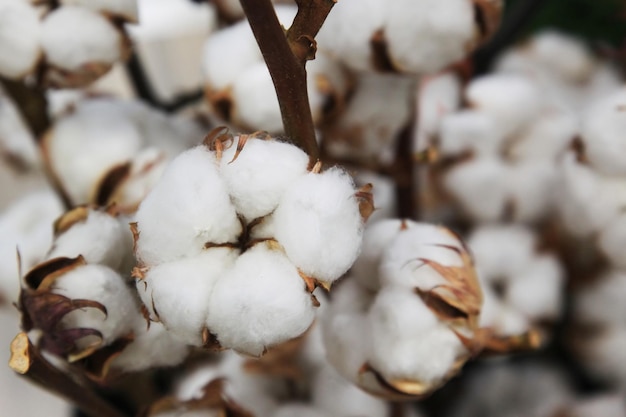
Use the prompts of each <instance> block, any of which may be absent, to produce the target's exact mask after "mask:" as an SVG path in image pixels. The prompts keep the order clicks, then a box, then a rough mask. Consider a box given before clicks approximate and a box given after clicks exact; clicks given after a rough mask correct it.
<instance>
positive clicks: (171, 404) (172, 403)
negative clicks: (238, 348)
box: [142, 378, 254, 417]
mask: <svg viewBox="0 0 626 417" xmlns="http://www.w3.org/2000/svg"><path fill="white" fill-rule="evenodd" d="M225 384H226V380H225V379H223V378H218V379H214V380H212V381H211V382H209V383H208V384H207V385H205V386H204V388H203V389H202V397H200V398H197V399H191V400H187V401H182V400H180V399H178V398H176V397H174V396H168V397H164V398H162V399H160V400H158V401H157V402H155V403H154V404H152V405H151V406H150V407H149V408H148V410H146V412H145V413H143V414H142V417H153V416H158V415H159V414H161V413H166V412H177V411H178V412H185V411H198V410H217V411H218V415H220V416H224V417H226V416H228V417H253V416H254V414H252V413H251V412H249V411H248V410H245V409H244V408H243V407H241V406H240V405H238V404H237V403H236V402H234V401H233V400H231V399H230V398H229V397H228V396H226V394H225V393H224V392H225Z"/></svg>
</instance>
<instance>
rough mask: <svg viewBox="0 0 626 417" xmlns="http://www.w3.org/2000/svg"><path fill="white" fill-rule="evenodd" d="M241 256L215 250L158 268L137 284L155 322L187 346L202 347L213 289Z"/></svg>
mask: <svg viewBox="0 0 626 417" xmlns="http://www.w3.org/2000/svg"><path fill="white" fill-rule="evenodd" d="M238 254H239V253H238V251H236V250H234V249H229V248H212V249H208V250H206V251H204V252H202V253H200V254H199V255H196V256H194V257H191V258H187V259H182V260H179V261H173V262H168V263H164V264H160V265H157V266H155V267H152V268H150V270H149V271H148V272H147V273H146V275H145V277H144V278H143V279H142V280H138V281H137V292H138V293H139V296H140V297H141V299H142V301H143V303H144V305H145V306H146V307H147V308H148V311H149V312H150V313H151V316H152V318H153V319H157V320H160V321H161V322H162V323H163V325H164V326H165V327H166V328H167V330H168V331H170V332H172V333H173V334H175V335H176V336H177V337H178V338H179V339H180V340H182V341H184V342H185V343H187V344H190V345H195V346H201V345H202V329H203V327H204V326H205V322H206V318H207V316H208V311H209V298H210V296H211V292H212V291H213V287H214V286H215V283H216V282H217V281H218V280H219V279H220V278H221V277H222V276H224V275H225V274H226V272H227V271H228V270H229V269H230V268H231V267H232V265H233V264H234V263H235V259H236V258H237V255H238Z"/></svg>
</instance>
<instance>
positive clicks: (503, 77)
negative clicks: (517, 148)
mask: <svg viewBox="0 0 626 417" xmlns="http://www.w3.org/2000/svg"><path fill="white" fill-rule="evenodd" d="M503 91H506V94H502V92H503ZM465 96H466V98H467V100H468V101H469V103H470V105H471V106H472V107H473V108H475V109H479V110H481V111H484V112H486V113H488V114H490V115H492V116H493V120H494V122H495V123H496V130H497V131H498V132H499V133H500V134H501V135H503V136H508V135H510V134H513V133H516V132H517V131H519V129H521V128H522V127H524V126H525V125H526V123H528V122H529V121H531V120H533V119H534V118H535V116H537V115H538V114H539V112H540V111H541V106H542V96H541V92H540V90H539V88H538V87H537V86H536V85H535V83H534V82H533V81H532V79H530V78H528V77H523V76H520V75H516V74H493V75H488V76H483V77H480V78H476V79H474V80H473V81H472V82H471V83H470V84H469V85H468V86H467V89H466V90H465Z"/></svg>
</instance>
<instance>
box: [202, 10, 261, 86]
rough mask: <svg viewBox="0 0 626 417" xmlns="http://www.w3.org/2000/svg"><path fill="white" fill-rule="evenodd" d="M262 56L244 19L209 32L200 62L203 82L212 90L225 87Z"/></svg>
mask: <svg viewBox="0 0 626 417" xmlns="http://www.w3.org/2000/svg"><path fill="white" fill-rule="evenodd" d="M233 51H236V52H237V53H233ZM225 57H228V59H225ZM262 59H263V56H262V55H261V51H260V50H259V47H258V46H257V44H256V41H255V40H254V35H253V34H252V30H251V29H250V25H249V24H248V22H240V23H237V24H235V25H233V26H229V27H227V28H225V29H222V30H220V31H218V32H216V33H214V34H212V35H211V36H210V37H209V38H208V40H207V42H206V44H205V46H204V53H203V61H202V62H203V68H204V75H205V78H206V82H207V84H208V86H209V88H210V89H211V90H213V91H220V90H222V89H225V88H228V87H229V86H230V85H231V84H232V83H233V82H234V81H235V80H236V79H237V78H239V76H240V75H241V74H242V73H243V72H244V71H246V70H247V69H248V68H250V66H252V65H255V64H258V63H259V62H261V61H262Z"/></svg>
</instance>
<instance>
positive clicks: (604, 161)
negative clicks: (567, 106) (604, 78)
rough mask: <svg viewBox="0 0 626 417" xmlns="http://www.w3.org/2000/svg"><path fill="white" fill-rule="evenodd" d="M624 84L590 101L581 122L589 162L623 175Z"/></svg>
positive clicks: (625, 147)
mask: <svg viewBox="0 0 626 417" xmlns="http://www.w3.org/2000/svg"><path fill="white" fill-rule="evenodd" d="M624 131H626V88H622V89H621V90H619V91H617V92H615V93H613V94H610V95H608V96H607V97H605V98H603V99H601V100H600V101H598V102H597V103H595V104H593V105H592V106H591V107H590V109H589V110H588V111H587V112H586V114H585V115H584V117H583V122H582V132H581V138H582V140H583V142H584V144H585V155H586V156H587V157H588V158H589V162H590V164H591V166H592V167H593V168H594V169H595V170H597V171H598V172H601V173H603V174H606V175H624V174H626V167H625V165H624V160H625V159H626V140H624Z"/></svg>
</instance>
